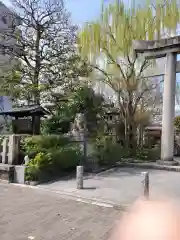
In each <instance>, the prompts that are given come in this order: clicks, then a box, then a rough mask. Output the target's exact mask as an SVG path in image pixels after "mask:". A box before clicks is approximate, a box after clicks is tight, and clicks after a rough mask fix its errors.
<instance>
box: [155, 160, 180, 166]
mask: <svg viewBox="0 0 180 240" xmlns="http://www.w3.org/2000/svg"><path fill="white" fill-rule="evenodd" d="M156 163H157V164H159V165H166V166H178V165H179V163H178V162H175V161H173V160H172V161H164V160H157V161H156Z"/></svg>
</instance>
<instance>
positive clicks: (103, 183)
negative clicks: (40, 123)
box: [38, 168, 180, 206]
mask: <svg viewBox="0 0 180 240" xmlns="http://www.w3.org/2000/svg"><path fill="white" fill-rule="evenodd" d="M144 171H149V174H150V197H151V198H154V197H170V198H173V199H175V200H178V201H179V200H180V172H168V171H163V170H152V169H140V168H117V169H115V170H113V171H107V172H104V173H101V174H98V175H96V176H92V177H89V178H88V179H85V180H84V187H85V189H83V190H77V189H76V180H75V179H69V180H67V179H66V180H60V181H56V182H52V183H47V184H42V185H39V186H38V187H40V188H45V189H49V190H52V191H56V192H58V191H59V193H61V194H62V193H65V194H69V195H73V196H76V197H82V198H88V199H94V200H98V201H104V202H106V203H112V204H115V205H116V204H117V205H121V206H122V205H127V204H131V203H132V202H134V201H135V200H136V199H137V198H138V197H140V196H142V193H143V187H142V180H143V176H142V174H141V173H142V172H144Z"/></svg>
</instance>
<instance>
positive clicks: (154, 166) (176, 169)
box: [117, 163, 180, 172]
mask: <svg viewBox="0 0 180 240" xmlns="http://www.w3.org/2000/svg"><path fill="white" fill-rule="evenodd" d="M117 167H119V168H120V167H122V168H123V167H138V168H142V169H143V168H149V169H154V170H166V171H171V172H180V166H168V165H160V164H156V163H154V164H149V163H119V164H118V165H117Z"/></svg>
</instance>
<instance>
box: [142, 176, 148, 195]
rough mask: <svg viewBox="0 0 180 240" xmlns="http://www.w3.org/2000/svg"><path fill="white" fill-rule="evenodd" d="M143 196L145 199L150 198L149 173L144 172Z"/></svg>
mask: <svg viewBox="0 0 180 240" xmlns="http://www.w3.org/2000/svg"><path fill="white" fill-rule="evenodd" d="M143 177H144V179H143V196H144V197H145V198H147V199H148V198H149V173H148V172H144V173H143Z"/></svg>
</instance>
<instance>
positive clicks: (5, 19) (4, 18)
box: [2, 16, 7, 24]
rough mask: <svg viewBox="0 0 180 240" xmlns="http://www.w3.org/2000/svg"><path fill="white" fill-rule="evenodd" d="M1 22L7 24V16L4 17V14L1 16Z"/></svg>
mask: <svg viewBox="0 0 180 240" xmlns="http://www.w3.org/2000/svg"><path fill="white" fill-rule="evenodd" d="M2 22H3V23H4V24H7V18H6V16H2Z"/></svg>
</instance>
